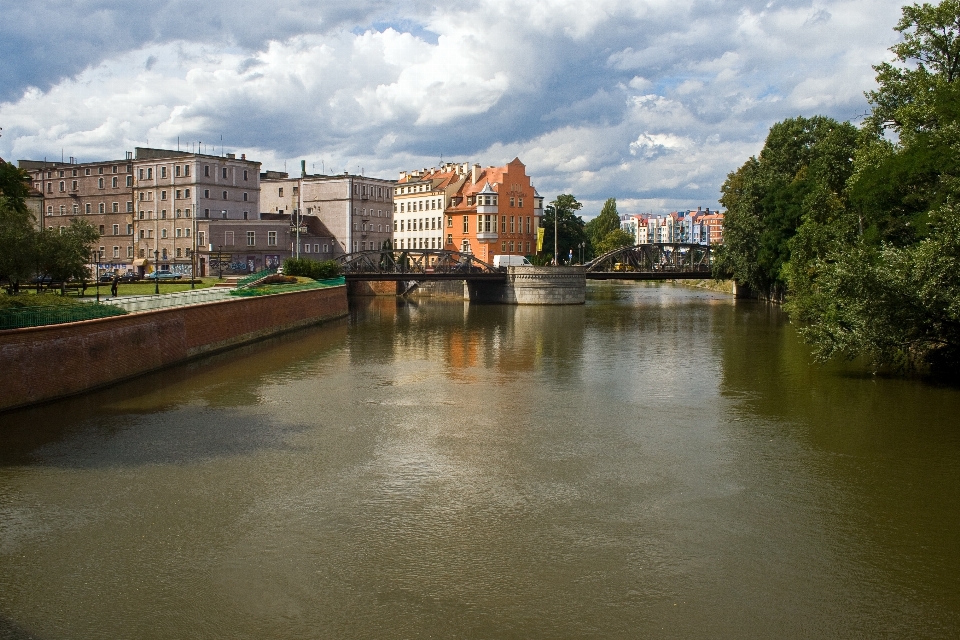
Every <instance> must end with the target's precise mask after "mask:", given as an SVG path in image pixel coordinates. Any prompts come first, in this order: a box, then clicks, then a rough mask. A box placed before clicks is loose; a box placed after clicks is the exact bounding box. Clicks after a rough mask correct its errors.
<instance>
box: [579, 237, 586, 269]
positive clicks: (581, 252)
mask: <svg viewBox="0 0 960 640" xmlns="http://www.w3.org/2000/svg"><path fill="white" fill-rule="evenodd" d="M584 244H586V243H585V242H581V243H580V264H583V245H584Z"/></svg>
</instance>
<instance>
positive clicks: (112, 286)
mask: <svg viewBox="0 0 960 640" xmlns="http://www.w3.org/2000/svg"><path fill="white" fill-rule="evenodd" d="M119 287H120V276H119V275H118V274H116V273H115V274H113V282H112V283H111V284H110V295H112V296H113V297H114V298H116V297H117V289H118V288H119Z"/></svg>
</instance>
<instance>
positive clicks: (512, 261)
mask: <svg viewBox="0 0 960 640" xmlns="http://www.w3.org/2000/svg"><path fill="white" fill-rule="evenodd" d="M493 266H495V267H496V268H498V269H500V268H502V267H532V266H533V264H532V263H531V262H530V261H529V260H527V259H526V258H525V257H523V256H507V255H503V256H493Z"/></svg>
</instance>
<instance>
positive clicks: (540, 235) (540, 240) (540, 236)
mask: <svg viewBox="0 0 960 640" xmlns="http://www.w3.org/2000/svg"><path fill="white" fill-rule="evenodd" d="M544 231H546V229H544V228H543V227H540V228H539V229H537V253H540V252H541V251H543V232H544Z"/></svg>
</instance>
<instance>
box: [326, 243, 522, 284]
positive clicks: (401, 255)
mask: <svg viewBox="0 0 960 640" xmlns="http://www.w3.org/2000/svg"><path fill="white" fill-rule="evenodd" d="M336 260H337V262H339V263H340V268H341V270H342V272H343V275H344V276H345V277H346V279H347V280H397V281H406V280H488V281H495V282H506V280H507V272H506V270H500V269H497V268H495V267H494V266H493V265H491V264H487V263H486V262H483V261H482V260H478V259H477V257H476V256H474V255H472V254H469V253H461V252H459V251H447V250H445V249H404V250H378V249H374V250H372V251H359V252H355V253H348V254H346V255H343V256H340V257H339V258H336Z"/></svg>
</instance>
